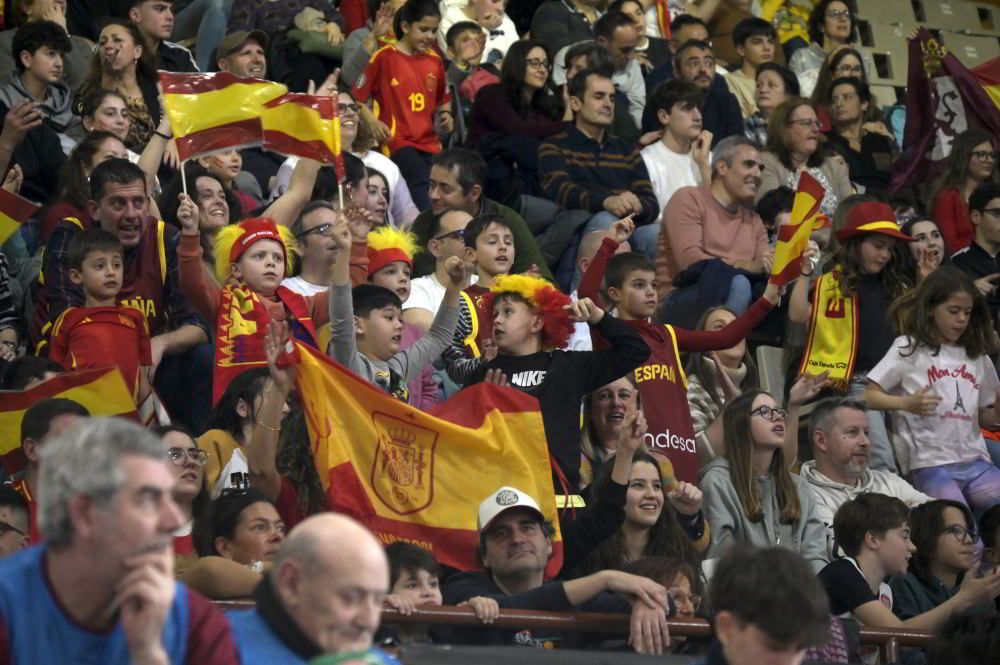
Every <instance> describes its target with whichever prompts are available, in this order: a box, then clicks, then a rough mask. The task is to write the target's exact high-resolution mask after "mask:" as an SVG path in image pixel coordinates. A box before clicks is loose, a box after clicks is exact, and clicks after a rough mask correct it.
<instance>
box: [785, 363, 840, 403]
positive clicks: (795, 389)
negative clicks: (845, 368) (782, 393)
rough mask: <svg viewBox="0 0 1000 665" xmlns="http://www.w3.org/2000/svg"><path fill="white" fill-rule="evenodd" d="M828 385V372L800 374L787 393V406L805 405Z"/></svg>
mask: <svg viewBox="0 0 1000 665" xmlns="http://www.w3.org/2000/svg"><path fill="white" fill-rule="evenodd" d="M829 385H830V372H829V370H827V371H825V372H822V373H820V374H815V375H813V374H808V373H804V374H800V375H799V378H798V379H796V380H795V383H794V384H792V387H791V389H789V391H788V404H789V405H793V404H794V405H796V406H798V405H801V404H805V403H806V402H808V401H809V400H811V399H812V398H814V397H816V395H818V394H819V393H820V391H822V390H824V389H826V388H827V387H829Z"/></svg>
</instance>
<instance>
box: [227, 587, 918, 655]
mask: <svg viewBox="0 0 1000 665" xmlns="http://www.w3.org/2000/svg"><path fill="white" fill-rule="evenodd" d="M216 604H217V605H218V606H219V607H220V608H222V609H246V608H250V607H253V605H254V604H253V601H244V600H231V601H218V602H217V603H216ZM382 621H383V623H387V624H396V623H422V624H432V625H446V626H482V623H481V622H480V621H479V619H477V618H476V615H475V613H474V612H473V611H472V609H471V608H468V607H450V606H443V607H430V608H420V609H417V610H416V611H415V612H414V613H413V614H411V615H409V616H404V615H402V614H400V613H399V612H397V611H396V610H394V609H389V608H386V609H384V610H382ZM667 623H668V624H669V625H670V634H671V635H679V636H686V637H709V636H711V634H712V629H711V627H710V626H709V625H708V622H707V621H705V620H704V619H681V618H671V619H668V620H667ZM492 627H494V628H514V629H517V628H543V629H547V630H560V631H580V632H585V633H601V634H611V635H620V636H625V635H627V634H628V630H629V618H628V616H626V615H624V614H599V613H595V612H541V611H536V610H501V611H500V614H499V616H498V617H497V620H496V621H495V622H494V623H493V624H492ZM860 636H861V643H862V644H870V645H876V646H878V648H879V651H880V653H881V657H880V658H879V662H880V663H886V664H887V665H892V663H898V662H900V649H901V648H902V647H926V646H927V645H929V644H930V641H931V637H932V635H931V633H928V632H925V631H920V630H906V629H894V628H866V627H862V628H861V631H860Z"/></svg>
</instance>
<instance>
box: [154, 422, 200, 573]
mask: <svg viewBox="0 0 1000 665" xmlns="http://www.w3.org/2000/svg"><path fill="white" fill-rule="evenodd" d="M152 432H153V434H156V435H158V436H159V437H160V438H161V439H163V444H164V445H165V446H166V447H167V459H168V460H169V461H170V471H171V473H173V476H174V481H175V482H174V491H173V496H174V502H176V503H177V506H178V507H179V508H180V509H181V514H183V515H184V524H183V525H182V526H181V528H179V529H178V530H177V531H175V532H174V554H175V555H176V556H177V557H191V556H196V554H195V549H194V540H193V538H192V535H191V531H192V526H193V525H194V520H195V518H196V517H198V516H201V515H204V513H205V510H207V509H208V506H209V505H210V504H211V503H212V497H211V495H210V494H209V492H208V487H206V486H205V462H207V461H208V454H207V453H206V452H205V451H204V450H202V449H201V448H199V447H198V445H197V444H196V443H195V441H194V436H192V434H191V433H190V432H189V431H188V430H187V429H185V428H184V427H181V426H180V425H163V426H159V427H154V428H153V429H152Z"/></svg>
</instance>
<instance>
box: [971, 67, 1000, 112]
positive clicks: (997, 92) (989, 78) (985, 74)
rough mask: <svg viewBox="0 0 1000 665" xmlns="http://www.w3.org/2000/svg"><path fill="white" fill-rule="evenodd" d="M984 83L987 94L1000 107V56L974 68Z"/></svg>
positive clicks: (974, 71) (980, 80)
mask: <svg viewBox="0 0 1000 665" xmlns="http://www.w3.org/2000/svg"><path fill="white" fill-rule="evenodd" d="M972 73H973V74H975V75H976V78H978V79H979V82H980V83H981V84H982V86H983V89H984V90H986V94H987V95H989V96H990V99H992V100H993V103H994V104H995V105H996V107H997V108H998V109H1000V56H997V57H995V58H993V59H992V60H989V61H987V62H984V63H983V64H981V65H979V66H978V67H976V68H975V69H973V70H972Z"/></svg>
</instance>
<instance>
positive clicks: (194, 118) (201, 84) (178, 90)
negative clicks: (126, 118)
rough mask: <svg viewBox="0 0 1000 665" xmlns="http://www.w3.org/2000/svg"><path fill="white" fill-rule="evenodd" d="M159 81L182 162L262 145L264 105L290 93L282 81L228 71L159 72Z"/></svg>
mask: <svg viewBox="0 0 1000 665" xmlns="http://www.w3.org/2000/svg"><path fill="white" fill-rule="evenodd" d="M160 85H161V87H162V89H163V104H164V106H165V107H166V110H167V115H168V116H169V117H170V126H171V128H172V129H173V132H174V138H175V139H176V141H177V151H178V153H179V154H180V157H181V159H182V160H186V159H190V158H191V157H196V156H198V155H204V154H207V153H210V152H218V151H221V150H233V149H237V148H243V147H247V146H255V145H260V144H261V143H262V142H263V134H262V130H261V121H260V115H261V113H262V112H263V110H264V105H265V104H266V103H267V102H269V101H271V100H273V99H275V98H277V97H281V96H282V95H284V94H286V93H287V92H288V88H286V87H285V86H284V85H282V84H280V83H274V82H273V81H265V80H262V79H254V78H242V77H239V76H236V75H234V74H231V73H230V72H213V73H207V74H177V73H172V72H160Z"/></svg>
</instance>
